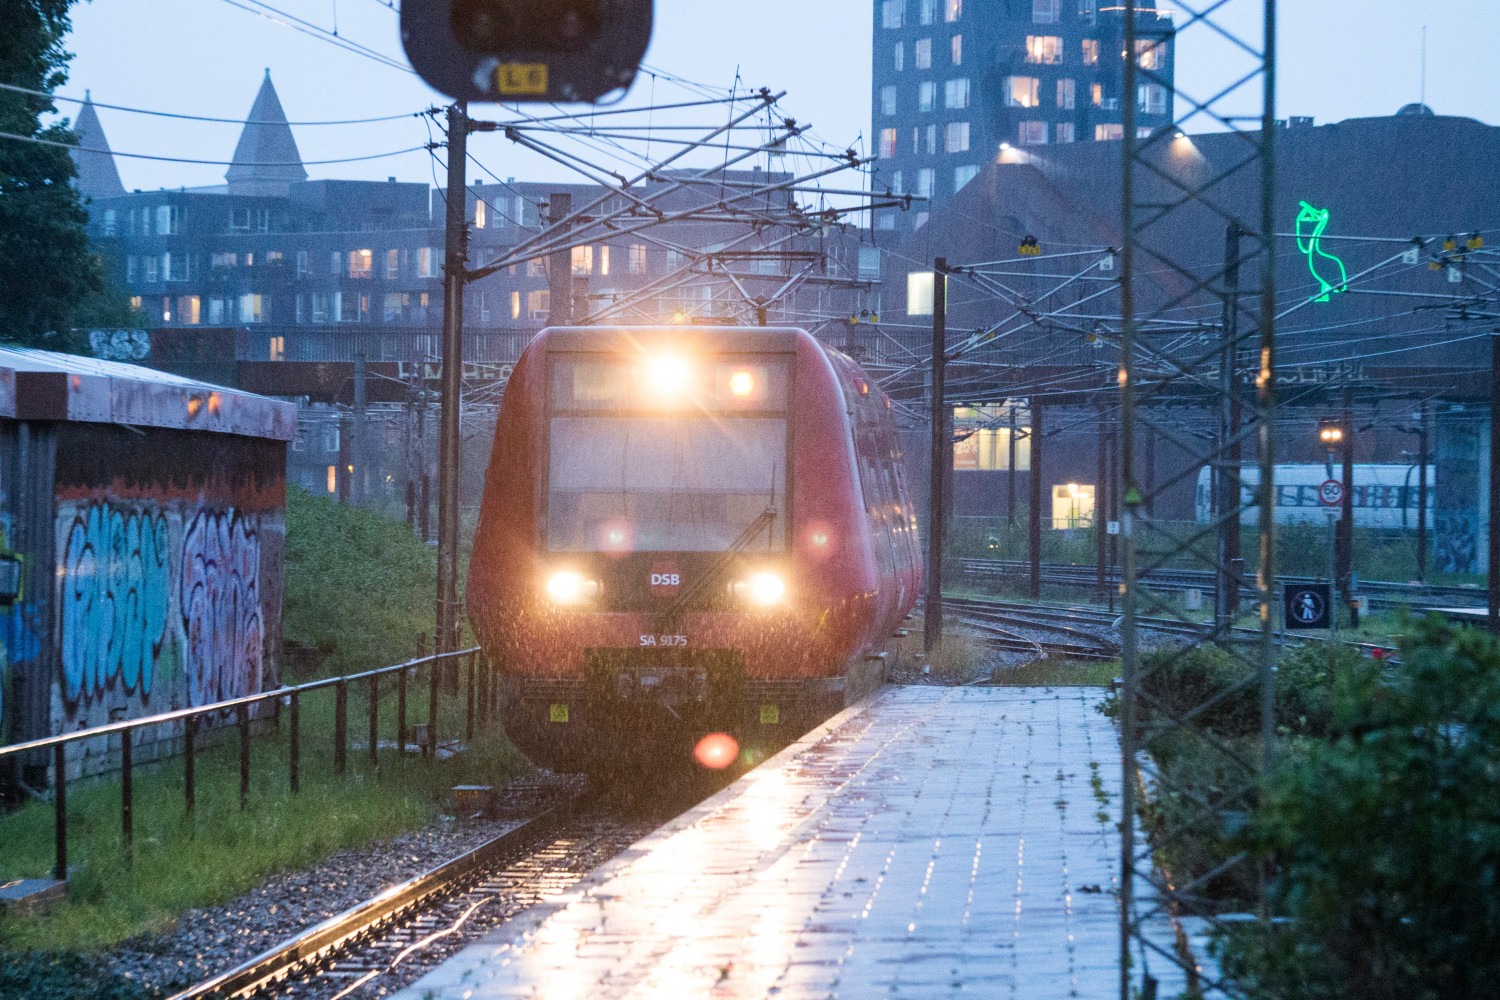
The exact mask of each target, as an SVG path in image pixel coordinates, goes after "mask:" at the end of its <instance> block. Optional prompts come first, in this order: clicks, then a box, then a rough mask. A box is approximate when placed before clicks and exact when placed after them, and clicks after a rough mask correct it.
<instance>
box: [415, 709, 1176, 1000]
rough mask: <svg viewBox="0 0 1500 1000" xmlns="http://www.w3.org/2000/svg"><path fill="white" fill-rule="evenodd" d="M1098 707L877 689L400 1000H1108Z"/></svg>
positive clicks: (1106, 800) (1103, 743)
mask: <svg viewBox="0 0 1500 1000" xmlns="http://www.w3.org/2000/svg"><path fill="white" fill-rule="evenodd" d="M1102 697H1103V692H1102V691H1100V690H1099V689H1097V688H974V687H964V688H941V687H902V688H888V689H886V690H885V691H883V692H882V693H880V694H879V695H877V696H876V697H875V698H873V699H872V700H871V701H870V702H869V703H867V704H866V705H865V706H863V707H860V708H855V709H850V710H849V711H847V712H845V713H843V714H841V715H839V716H837V717H835V718H834V719H833V720H831V721H830V722H829V723H828V724H827V726H825V727H823V728H821V729H819V730H818V731H817V732H816V733H815V734H810V735H809V736H808V737H806V738H804V739H803V740H802V741H800V742H798V743H797V744H794V745H793V746H791V747H789V748H787V749H786V750H784V751H782V752H781V753H780V754H778V755H777V756H776V757H774V758H772V759H771V760H769V761H767V762H766V763H764V764H762V765H761V766H760V767H759V768H757V769H756V770H755V771H753V772H751V773H750V774H747V775H746V776H745V777H743V778H742V779H740V780H739V781H737V782H735V783H734V784H733V785H731V786H730V787H729V788H727V789H725V790H724V791H722V792H720V793H719V794H718V795H715V796H714V797H713V798H710V799H708V800H707V801H705V802H703V803H701V804H700V805H698V806H696V807H695V808H693V809H692V810H690V811H688V812H687V813H684V814H683V815H682V816H680V817H678V818H677V819H675V820H673V821H672V822H671V823H669V824H667V825H666V826H663V827H662V828H660V829H659V830H657V831H655V832H654V833H652V834H651V835H649V836H647V837H646V838H644V839H643V840H641V841H640V842H639V843H637V844H636V845H634V846H633V847H632V848H631V849H630V850H628V851H626V852H625V853H624V854H622V855H620V856H619V857H617V858H615V859H614V860H613V861H611V862H610V863H608V864H607V865H605V866H603V867H602V868H600V869H599V870H598V871H596V872H595V873H593V874H592V875H590V876H589V877H588V878H587V879H585V880H583V881H582V882H580V883H578V884H576V885H575V886H573V887H572V888H571V889H570V890H568V891H567V892H565V893H562V894H560V895H558V896H557V897H556V898H554V899H552V900H550V901H548V902H546V903H543V904H541V905H539V906H536V907H534V908H532V909H531V910H528V911H527V912H525V913H523V914H521V915H519V916H517V917H516V918H514V919H512V920H511V921H509V922H507V923H506V924H504V925H502V926H500V927H498V928H496V929H495V930H494V931H491V932H490V933H489V934H488V935H486V936H485V937H484V938H482V939H480V940H479V941H476V942H475V943H473V944H471V945H470V946H468V947H467V948H466V949H464V950H463V951H461V952H460V953H458V954H457V955H455V956H454V957H453V958H452V959H450V960H449V961H448V962H447V963H445V964H444V965H442V966H440V967H439V968H437V969H435V970H434V971H432V972H431V973H429V974H428V975H427V976H425V977H423V978H422V979H421V980H419V981H418V982H416V983H415V984H413V985H412V986H411V987H409V988H408V989H407V990H405V991H403V992H402V993H400V994H397V995H398V996H399V997H401V998H402V1000H417V998H433V1000H498V998H507V1000H508V998H516V997H546V998H548V1000H565V998H590V1000H600V998H631V1000H640V998H646V997H661V998H674V1000H675V998H694V997H713V998H719V997H746V998H748V997H776V998H778V1000H785V998H792V997H798V998H802V997H848V998H865V997H946V996H958V995H963V994H966V995H969V996H983V997H1025V998H1026V1000H1043V998H1049V997H1105V996H1114V995H1118V990H1119V971H1118V970H1119V966H1118V955H1119V922H1118V921H1119V917H1118V910H1117V903H1116V898H1115V895H1114V890H1115V887H1116V885H1117V881H1118V876H1119V840H1118V834H1117V833H1116V829H1115V824H1116V822H1117V821H1118V819H1119V780H1120V764H1119V760H1120V758H1119V741H1118V738H1117V736H1116V733H1115V730H1114V728H1113V726H1112V724H1111V723H1110V721H1109V720H1108V719H1107V718H1105V717H1104V716H1103V715H1101V714H1100V713H1099V712H1098V711H1097V710H1096V706H1097V704H1098V702H1099V701H1100V699H1101V698H1102ZM1147 908H1148V909H1149V907H1147ZM1158 930H1159V940H1160V943H1161V945H1162V946H1163V947H1168V948H1170V947H1171V942H1172V933H1171V928H1170V927H1169V926H1167V924H1166V922H1165V920H1163V921H1162V925H1161V926H1160V928H1156V927H1155V926H1154V925H1153V926H1152V927H1151V936H1152V938H1153V939H1156V938H1158ZM1138 960H1139V959H1138ZM1150 964H1151V965H1152V966H1153V968H1152V970H1151V971H1152V972H1153V973H1156V974H1157V975H1158V976H1160V978H1161V980H1162V982H1161V990H1162V995H1166V996H1172V995H1175V994H1176V992H1177V990H1178V989H1180V988H1181V984H1180V983H1178V982H1175V981H1174V977H1173V976H1171V975H1170V974H1168V973H1169V971H1170V970H1169V968H1168V967H1169V966H1170V963H1166V962H1151V963H1150ZM1158 966H1159V967H1160V968H1159V969H1158V968H1157V967H1158ZM1139 971H1140V970H1139V969H1138V970H1137V972H1139Z"/></svg>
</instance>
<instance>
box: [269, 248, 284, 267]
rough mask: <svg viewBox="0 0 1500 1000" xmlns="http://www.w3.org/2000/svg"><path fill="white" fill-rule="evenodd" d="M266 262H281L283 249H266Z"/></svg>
mask: <svg viewBox="0 0 1500 1000" xmlns="http://www.w3.org/2000/svg"><path fill="white" fill-rule="evenodd" d="M266 263H267V264H280V263H281V251H280V250H267V251H266Z"/></svg>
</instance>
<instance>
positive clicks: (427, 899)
mask: <svg viewBox="0 0 1500 1000" xmlns="http://www.w3.org/2000/svg"><path fill="white" fill-rule="evenodd" d="M596 794H597V793H595V792H593V791H583V792H579V793H578V794H576V795H574V796H573V797H572V798H570V799H568V800H567V801H565V802H562V803H559V804H558V805H555V806H553V807H552V808H551V809H548V810H547V811H545V812H543V813H541V814H540V815H538V816H536V817H533V818H532V819H530V820H527V821H526V822H525V823H522V824H521V825H520V826H517V827H514V828H513V829H510V830H507V831H506V832H505V833H502V834H500V835H499V836H498V837H495V838H494V839H492V840H489V841H487V842H486V843H484V844H481V845H480V846H478V847H476V848H474V849H473V850H471V851H467V852H465V853H464V854H461V855H459V856H458V857H456V858H452V859H450V860H448V861H445V862H443V863H442V864H440V865H438V866H437V867H436V868H433V869H431V870H429V871H427V872H424V873H423V874H421V875H417V876H415V877H413V878H410V879H407V880H406V881H405V882H401V883H399V884H397V885H393V886H391V887H390V888H388V889H386V890H384V891H383V892H381V893H380V894H379V895H376V896H373V897H371V898H370V899H367V900H365V901H364V902H362V903H358V904H356V905H354V906H352V907H350V908H349V909H347V910H345V911H344V912H343V913H340V914H338V915H337V916H334V917H330V918H328V919H327V920H325V921H323V922H322V923H320V924H317V925H316V926H313V927H310V928H308V929H307V930H305V931H303V932H302V933H300V934H298V935H296V936H295V937H292V938H289V939H288V940H286V941H283V942H282V943H281V944H279V945H276V946H275V947H273V948H270V949H269V950H267V951H264V952H262V953H261V954H259V955H257V956H255V957H254V958H252V959H250V960H249V961H247V962H245V963H243V964H241V965H239V966H237V967H235V968H233V969H230V970H229V971H227V972H222V973H220V974H219V975H217V976H213V977H212V978H209V979H205V980H203V981H202V982H200V983H198V984H197V985H195V986H192V987H189V988H188V989H186V990H183V991H182V992H180V993H176V994H174V995H172V996H171V997H170V998H169V1000H198V998H200V997H210V996H214V997H246V996H252V995H254V994H255V993H256V992H258V991H259V990H261V989H262V988H264V987H266V986H269V985H271V984H273V983H276V982H280V981H281V980H283V979H285V978H287V977H288V976H289V975H291V974H293V973H294V972H296V971H297V970H298V969H302V968H307V967H312V966H316V965H318V964H320V963H322V962H325V961H326V960H328V959H329V958H330V957H332V956H333V955H334V954H336V953H337V952H339V951H341V950H343V949H345V948H347V947H350V946H352V945H354V944H356V943H358V942H359V941H361V940H362V939H363V938H364V937H365V936H366V935H367V934H369V933H370V932H372V931H375V930H377V929H379V928H381V927H384V926H386V925H390V924H394V923H396V922H398V921H400V920H401V919H402V918H403V917H407V916H411V915H414V914H415V913H416V912H417V911H418V910H420V909H422V908H423V907H425V906H427V905H430V904H432V903H433V902H435V901H436V900H438V899H442V898H446V897H447V896H449V895H452V894H454V893H456V892H459V891H461V890H462V889H463V888H464V887H466V886H467V885H468V884H469V883H471V882H472V881H474V880H475V879H477V878H479V877H480V876H481V875H482V874H483V873H484V872H485V871H486V870H488V869H490V868H493V867H494V866H495V865H497V864H500V863H503V862H505V861H507V860H509V859H511V858H514V857H515V856H517V855H520V854H524V853H525V852H526V851H528V850H531V849H532V848H534V847H536V846H537V845H538V844H539V843H540V842H542V841H544V840H545V838H546V837H547V836H548V835H549V834H551V833H552V832H554V831H555V830H556V829H557V828H558V827H559V826H561V825H562V823H563V822H564V821H565V820H567V819H568V818H570V817H571V816H573V815H574V814H575V813H576V812H578V811H579V810H580V809H581V808H582V807H583V806H584V805H585V803H587V802H589V801H591V800H592V799H593V798H594V797H595V796H596Z"/></svg>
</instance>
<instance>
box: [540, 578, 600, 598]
mask: <svg viewBox="0 0 1500 1000" xmlns="http://www.w3.org/2000/svg"><path fill="white" fill-rule="evenodd" d="M597 593H599V583H598V581H597V580H586V579H584V577H583V574H582V573H575V572H573V571H572V570H563V571H561V572H559V573H553V574H552V575H551V576H550V577H548V578H547V596H548V597H549V598H551V599H552V600H553V601H555V602H557V603H558V604H578V603H581V602H583V601H586V600H588V599H589V598H591V597H593V596H594V595H595V594H597Z"/></svg>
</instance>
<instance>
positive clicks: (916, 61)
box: [911, 38, 932, 69]
mask: <svg viewBox="0 0 1500 1000" xmlns="http://www.w3.org/2000/svg"><path fill="white" fill-rule="evenodd" d="M911 55H912V59H911V61H912V64H913V66H914V67H915V68H917V69H932V39H930V38H919V39H917V41H916V43H915V44H914V45H913V46H912V50H911Z"/></svg>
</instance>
